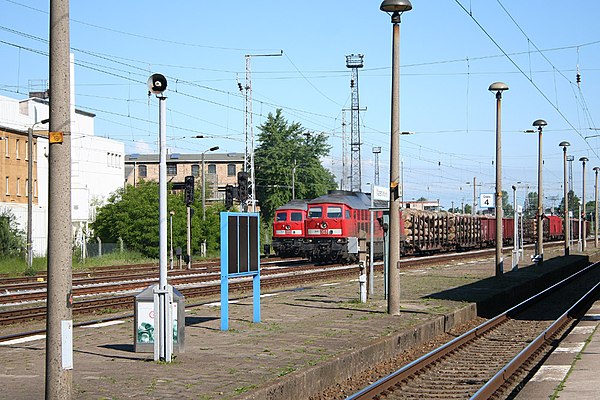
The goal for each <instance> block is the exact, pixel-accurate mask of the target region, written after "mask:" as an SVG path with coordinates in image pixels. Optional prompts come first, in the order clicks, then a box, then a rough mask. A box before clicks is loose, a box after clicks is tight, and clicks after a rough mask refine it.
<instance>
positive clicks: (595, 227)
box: [594, 167, 600, 247]
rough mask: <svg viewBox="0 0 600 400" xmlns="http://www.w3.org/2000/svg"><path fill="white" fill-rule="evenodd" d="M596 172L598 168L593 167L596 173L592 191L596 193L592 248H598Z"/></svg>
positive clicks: (599, 169) (599, 168)
mask: <svg viewBox="0 0 600 400" xmlns="http://www.w3.org/2000/svg"><path fill="white" fill-rule="evenodd" d="M598 171H600V167H594V172H595V173H596V184H595V185H594V189H595V190H594V191H595V192H596V195H595V199H594V247H598Z"/></svg>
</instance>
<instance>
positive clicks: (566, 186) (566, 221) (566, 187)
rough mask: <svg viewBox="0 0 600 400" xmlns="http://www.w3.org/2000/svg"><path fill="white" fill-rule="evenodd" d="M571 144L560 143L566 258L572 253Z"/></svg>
mask: <svg viewBox="0 0 600 400" xmlns="http://www.w3.org/2000/svg"><path fill="white" fill-rule="evenodd" d="M570 145H571V143H569V142H567V141H563V142H560V144H559V146H560V147H562V148H563V170H564V189H563V192H564V196H565V200H564V203H565V205H564V214H565V217H564V222H563V225H564V228H563V230H564V231H565V256H568V255H569V253H570V249H569V233H570V232H569V182H568V180H567V147H569V146H570Z"/></svg>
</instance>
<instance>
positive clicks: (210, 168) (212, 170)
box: [208, 164, 217, 174]
mask: <svg viewBox="0 0 600 400" xmlns="http://www.w3.org/2000/svg"><path fill="white" fill-rule="evenodd" d="M208 173H209V174H216V173H217V165H216V164H208Z"/></svg>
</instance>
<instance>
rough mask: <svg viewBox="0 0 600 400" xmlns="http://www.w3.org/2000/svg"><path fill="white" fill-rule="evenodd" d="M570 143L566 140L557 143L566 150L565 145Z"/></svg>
mask: <svg viewBox="0 0 600 400" xmlns="http://www.w3.org/2000/svg"><path fill="white" fill-rule="evenodd" d="M570 145H571V143H569V142H567V141H563V142H560V144H559V146H560V147H564V148H565V151H566V150H567V149H566V147H567V146H570Z"/></svg>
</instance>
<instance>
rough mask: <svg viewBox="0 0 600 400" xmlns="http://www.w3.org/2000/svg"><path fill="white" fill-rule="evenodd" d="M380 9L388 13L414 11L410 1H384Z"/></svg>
mask: <svg viewBox="0 0 600 400" xmlns="http://www.w3.org/2000/svg"><path fill="white" fill-rule="evenodd" d="M379 9H380V10H381V11H385V12H387V13H396V12H398V13H403V12H404V11H410V10H412V4H410V1H409V0H383V1H382V2H381V5H380V6H379Z"/></svg>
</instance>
